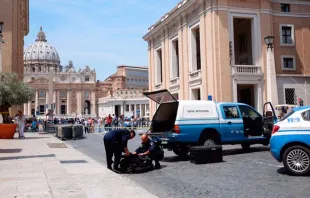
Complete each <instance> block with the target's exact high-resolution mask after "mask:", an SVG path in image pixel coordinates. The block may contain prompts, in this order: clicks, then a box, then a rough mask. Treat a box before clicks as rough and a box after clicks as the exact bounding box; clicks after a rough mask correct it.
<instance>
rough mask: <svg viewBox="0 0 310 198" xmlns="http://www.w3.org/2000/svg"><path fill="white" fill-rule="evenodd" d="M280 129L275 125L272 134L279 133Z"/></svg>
mask: <svg viewBox="0 0 310 198" xmlns="http://www.w3.org/2000/svg"><path fill="white" fill-rule="evenodd" d="M279 129H280V127H279V126H278V125H274V126H273V128H272V134H275V133H276V132H277V131H279Z"/></svg>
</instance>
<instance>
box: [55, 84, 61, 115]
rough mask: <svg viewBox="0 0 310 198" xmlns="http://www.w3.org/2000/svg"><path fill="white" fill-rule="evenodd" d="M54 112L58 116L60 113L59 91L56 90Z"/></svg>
mask: <svg viewBox="0 0 310 198" xmlns="http://www.w3.org/2000/svg"><path fill="white" fill-rule="evenodd" d="M56 112H57V113H58V115H60V114H61V112H60V99H59V90H56Z"/></svg>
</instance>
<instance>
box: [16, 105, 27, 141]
mask: <svg viewBox="0 0 310 198" xmlns="http://www.w3.org/2000/svg"><path fill="white" fill-rule="evenodd" d="M15 120H16V123H17V125H18V133H19V138H25V136H24V128H25V116H24V114H23V112H22V111H21V110H18V115H17V116H16V118H15Z"/></svg>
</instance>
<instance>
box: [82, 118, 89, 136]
mask: <svg viewBox="0 0 310 198" xmlns="http://www.w3.org/2000/svg"><path fill="white" fill-rule="evenodd" d="M83 125H84V131H85V134H87V133H89V130H88V126H89V125H88V121H87V120H84V122H83Z"/></svg>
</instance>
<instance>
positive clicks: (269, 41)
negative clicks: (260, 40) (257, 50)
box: [264, 36, 274, 50]
mask: <svg viewBox="0 0 310 198" xmlns="http://www.w3.org/2000/svg"><path fill="white" fill-rule="evenodd" d="M264 40H265V43H266V45H267V49H269V48H270V49H271V50H272V48H273V41H274V36H267V37H265V38H264Z"/></svg>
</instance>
